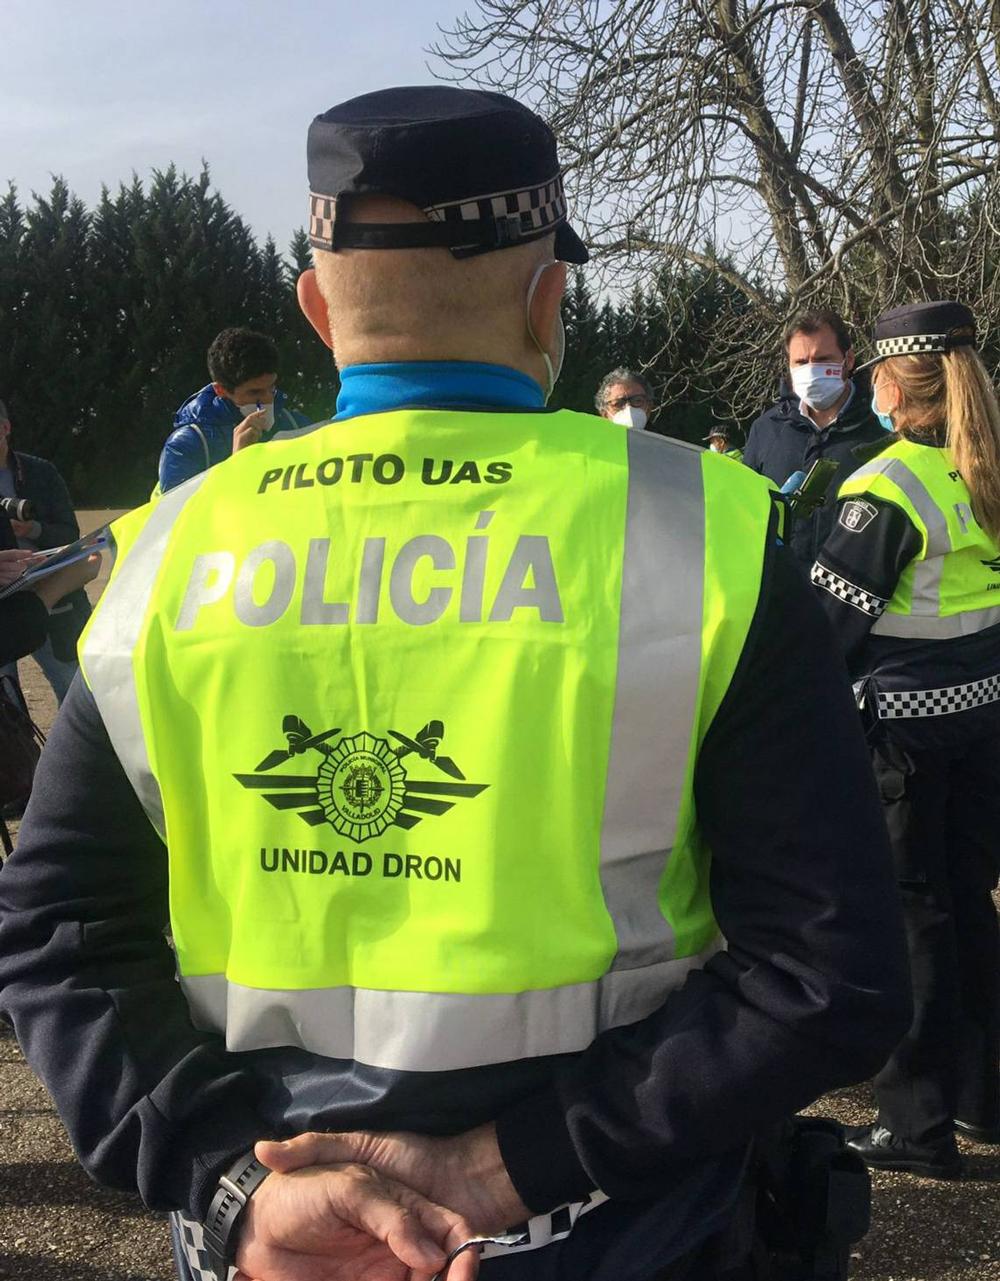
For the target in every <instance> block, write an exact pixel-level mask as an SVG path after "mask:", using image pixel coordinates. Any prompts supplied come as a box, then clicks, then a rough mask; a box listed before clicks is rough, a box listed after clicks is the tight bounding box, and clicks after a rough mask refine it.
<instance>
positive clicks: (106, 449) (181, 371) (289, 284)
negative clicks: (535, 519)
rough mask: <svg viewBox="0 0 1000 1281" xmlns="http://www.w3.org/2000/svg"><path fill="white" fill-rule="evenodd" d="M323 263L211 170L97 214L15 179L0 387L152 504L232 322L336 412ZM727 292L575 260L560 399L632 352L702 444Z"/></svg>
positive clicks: (1, 264)
mask: <svg viewBox="0 0 1000 1281" xmlns="http://www.w3.org/2000/svg"><path fill="white" fill-rule="evenodd" d="M310 265H311V258H310V251H309V241H308V237H307V236H306V234H305V232H304V231H301V230H300V231H298V232H297V233H296V234H295V236H294V237H293V239H292V242H291V244H290V245H289V248H288V253H287V256H285V255H282V253H281V252H280V250H279V248H278V246H277V245H276V244H275V243H274V241H273V240H272V239H271V238H268V239H267V240H265V242H264V243H263V245H260V244H258V243H257V241H256V240H255V238H254V236H253V233H252V232H251V230H250V228H249V227H248V226H247V224H246V223H245V222H244V221H243V219H242V218H241V217H240V216H239V215H238V214H237V213H236V212H234V211H233V210H232V209H231V208H230V207H229V205H228V204H227V203H226V201H225V200H224V199H223V197H222V196H221V195H220V194H219V193H218V192H217V191H216V190H214V189H213V187H212V185H211V180H210V176H209V172H208V170H207V169H205V170H203V171H202V172H201V173H200V174H198V175H197V176H196V177H189V176H187V175H185V174H182V173H179V172H178V171H177V169H176V168H174V167H173V166H171V167H169V168H168V169H165V170H163V171H162V172H159V171H155V172H154V173H153V174H152V176H151V177H150V179H149V180H148V181H146V182H143V181H142V180H141V179H140V178H138V177H133V178H132V179H131V181H130V182H127V183H121V184H120V185H119V187H118V189H117V191H111V190H109V189H107V188H105V189H104V190H103V191H102V193H101V196H100V199H99V200H98V202H97V204H96V207H95V208H94V209H93V210H87V209H86V208H85V207H84V205H83V203H82V202H81V201H80V200H79V199H77V198H76V197H75V196H74V195H73V194H72V192H71V191H70V190H69V188H68V187H67V185H66V183H65V182H64V181H63V179H61V178H55V179H54V180H53V183H52V188H51V191H50V192H49V193H48V194H47V195H45V196H41V195H37V194H33V195H32V198H31V200H30V201H22V200H21V199H20V198H19V196H18V193H17V191H16V190H15V189H14V188H13V187H11V188H10V189H9V190H8V191H7V193H6V195H4V196H3V197H2V198H0V317H2V318H3V324H2V325H0V399H2V400H4V401H5V402H6V404H7V405H8V408H9V409H10V412H11V417H12V419H13V421H14V425H15V432H16V441H17V446H18V447H19V448H21V449H23V450H26V451H27V452H29V453H37V454H40V455H41V456H42V457H45V458H49V459H51V460H52V461H53V462H54V463H55V464H56V465H57V466H58V467H59V469H60V470H61V471H62V473H63V475H64V476H65V477H66V478H67V480H68V481H69V483H70V488H71V490H72V492H73V495H74V498H75V499H76V501H77V502H78V503H81V504H84V505H87V504H93V505H97V506H105V505H106V506H119V505H127V504H130V503H133V502H138V501H141V500H143V499H144V498H145V497H146V496H147V495H148V494H149V491H150V489H151V488H152V486H153V484H154V482H155V479H156V465H157V458H158V456H159V452H160V449H161V447H162V445H163V441H164V440H165V438H166V437H167V435H168V434H169V432H170V430H171V427H172V422H173V416H174V413H175V412H176V410H177V408H178V407H179V405H180V404H181V403H182V402H183V401H184V400H186V399H187V397H188V396H190V395H191V394H192V393H193V392H195V391H197V390H198V388H199V387H202V386H204V384H205V383H206V382H207V381H208V373H207V370H206V367H205V353H206V351H207V349H208V346H209V343H210V342H211V341H212V338H213V337H214V336H215V335H216V334H217V333H218V332H219V330H220V329H223V328H225V327H226V326H227V325H248V326H250V327H251V328H255V329H260V330H263V331H264V332H265V333H268V334H270V335H271V336H272V337H274V339H275V340H276V341H277V343H278V347H279V352H280V370H279V374H280V385H281V387H282V388H283V390H284V391H285V392H286V393H287V395H288V397H289V400H290V403H291V404H292V405H293V406H295V407H296V408H298V409H301V410H302V411H303V412H304V413H305V414H307V415H308V416H309V417H310V418H311V419H320V418H322V417H325V416H328V415H329V414H330V413H331V412H332V409H333V405H334V402H335V400H336V393H337V374H336V370H335V368H334V366H333V364H332V362H331V360H330V354H329V352H328V351H327V350H326V348H325V347H324V346H323V345H322V344H321V343H320V342H319V340H318V339H317V337H316V335H315V334H314V333H313V331H312V329H311V328H310V327H309V325H308V323H307V322H306V320H305V319H304V317H303V316H302V314H301V313H300V311H299V308H298V304H297V302H296V299H295V281H296V279H297V278H298V276H299V274H300V272H302V271H303V270H304V269H305V268H306V267H308V266H310ZM727 289H728V287H727V286H726V285H725V282H724V281H722V280H721V279H720V278H719V277H718V276H717V275H716V274H714V273H712V272H710V271H707V270H704V269H702V268H697V269H692V271H691V272H690V273H688V275H687V276H685V277H684V278H683V279H682V280H681V282H680V283H678V281H677V278H676V276H673V275H672V276H671V277H670V278H669V280H668V278H667V277H666V276H664V278H663V280H662V281H659V282H657V281H654V282H652V283H651V285H650V287H649V288H648V289H646V290H643V289H641V288H636V289H634V290H633V291H632V292H631V294H630V295H628V296H627V297H621V298H616V299H610V298H606V299H604V300H600V299H598V298H596V297H595V296H594V293H593V292H592V289H591V287H590V286H589V285H588V282H587V277H586V276H585V275H584V273H583V272H581V271H577V272H575V273H574V275H573V277H572V279H571V282H570V288H569V290H568V293H567V298H566V302H565V320H566V329H567V357H566V364H565V368H564V372H563V375H562V378H561V379H560V381H559V384H558V386H557V389H556V392H555V395H554V397H553V401H552V403H553V405H555V406H557V407H564V406H565V407H568V408H572V409H577V410H583V411H588V412H592V411H593V405H594V400H593V398H594V392H595V389H596V387H597V384H598V383H599V382H600V380H601V378H602V377H603V376H604V374H605V373H606V372H607V371H608V370H609V369H612V368H614V367H616V366H619V365H626V366H629V367H631V368H633V369H636V370H638V371H641V372H643V373H644V374H645V375H646V377H648V378H649V379H650V380H651V382H652V383H653V385H654V388H655V390H656V393H657V398H658V400H659V401H660V403H661V406H662V408H661V412H660V416H659V418H658V420H657V429H658V430H660V431H663V432H665V433H667V434H671V435H677V436H680V437H682V438H685V439H688V440H697V439H700V438H701V437H702V436H704V435H705V433H706V431H707V430H708V426H709V425H710V423H711V422H712V420H713V418H714V416H715V415H716V414H717V413H719V412H720V411H721V404H716V402H715V399H714V397H713V391H712V387H713V373H712V366H711V359H712V358H714V355H716V354H717V353H715V352H714V350H713V344H712V322H713V318H714V316H715V315H717V314H718V313H719V312H720V311H721V310H722V309H724V308H730V309H731V308H732V307H733V306H734V305H735V306H741V305H743V303H742V300H741V298H739V297H737V298H735V299H734V298H733V297H731V296H729V295H730V294H731V293H732V292H733V291H731V290H729V291H728V292H727ZM667 318H669V319H670V321H671V323H670V324H669V325H668V324H666V323H665V321H666V319H667ZM666 335H669V337H666Z"/></svg>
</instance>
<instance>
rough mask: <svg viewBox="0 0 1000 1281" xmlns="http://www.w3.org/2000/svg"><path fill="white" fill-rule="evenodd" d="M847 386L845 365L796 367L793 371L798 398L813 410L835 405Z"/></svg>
mask: <svg viewBox="0 0 1000 1281" xmlns="http://www.w3.org/2000/svg"><path fill="white" fill-rule="evenodd" d="M846 386H847V383H846V381H845V379H844V366H843V365H796V366H795V368H794V369H793V370H792V387H793V388H794V390H795V394H796V396H798V398H799V400H801V401H803V402H804V403H805V404H807V405H809V406H811V407H812V408H813V409H829V408H830V406H831V405H835V404H836V403H837V401H838V400H839V399H840V397H841V396H842V395H843V394H844V388H845V387H846Z"/></svg>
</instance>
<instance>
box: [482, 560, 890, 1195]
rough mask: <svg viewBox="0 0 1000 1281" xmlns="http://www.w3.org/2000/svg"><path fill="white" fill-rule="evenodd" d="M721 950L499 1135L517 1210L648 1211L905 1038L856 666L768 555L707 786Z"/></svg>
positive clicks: (793, 579)
mask: <svg viewBox="0 0 1000 1281" xmlns="http://www.w3.org/2000/svg"><path fill="white" fill-rule="evenodd" d="M694 787H695V799H696V804H697V809H698V815H699V821H700V823H701V826H702V829H703V832H704V835H705V837H706V839H707V841H708V845H709V848H710V849H711V852H712V870H711V890H712V901H713V906H714V910H715V915H716V918H717V920H718V923H719V927H720V930H721V932H722V934H723V936H724V937H725V939H726V940H727V948H726V950H725V951H724V952H720V953H718V954H717V955H716V956H715V957H714V958H713V959H712V960H711V961H709V963H708V964H707V965H706V967H705V968H704V969H703V970H701V971H697V972H695V973H693V974H692V975H691V976H690V978H689V979H688V981H687V983H686V984H685V986H684V987H683V988H682V989H681V990H680V991H679V992H676V993H673V994H671V995H670V996H669V997H668V998H667V1000H666V1001H665V1002H664V1004H663V1005H662V1006H661V1007H660V1008H659V1009H658V1010H657V1011H655V1013H653V1014H651V1015H650V1016H649V1017H647V1018H645V1019H643V1020H641V1021H639V1022H637V1023H634V1024H632V1025H630V1026H627V1027H622V1028H618V1029H615V1030H612V1031H608V1032H605V1033H603V1034H602V1035H601V1036H599V1037H598V1038H597V1040H596V1041H595V1042H594V1043H593V1044H592V1045H591V1046H590V1048H589V1049H588V1050H586V1051H585V1052H584V1053H583V1054H582V1055H580V1056H576V1057H573V1058H567V1059H565V1060H563V1061H562V1063H561V1064H559V1065H557V1066H556V1067H555V1069H554V1073H553V1080H552V1084H551V1085H550V1086H548V1087H546V1089H545V1090H544V1091H542V1092H539V1093H537V1094H535V1095H532V1096H530V1097H529V1098H527V1099H525V1100H523V1101H521V1102H520V1103H518V1104H515V1105H514V1106H513V1107H512V1108H511V1109H510V1110H508V1111H507V1112H505V1113H503V1114H502V1115H501V1116H500V1117H499V1118H497V1135H498V1140H499V1143H500V1150H501V1153H502V1156H503V1159H504V1161H505V1163H506V1165H507V1168H508V1171H509V1172H510V1175H511V1178H512V1179H513V1181H514V1184H515V1186H516V1187H517V1189H518V1191H519V1193H520V1195H521V1197H522V1199H523V1200H524V1201H525V1203H526V1204H527V1205H528V1206H530V1207H531V1208H532V1209H533V1210H535V1211H536V1212H541V1211H547V1210H550V1209H552V1208H553V1207H555V1206H557V1205H559V1204H561V1203H563V1202H565V1201H567V1200H570V1199H573V1198H578V1197H581V1196H583V1195H585V1193H586V1192H587V1191H589V1190H590V1189H591V1188H594V1187H598V1188H601V1189H602V1190H603V1191H604V1192H606V1193H607V1194H608V1195H609V1196H610V1197H612V1198H620V1199H625V1200H629V1199H640V1200H641V1199H646V1198H649V1197H651V1196H653V1195H655V1194H656V1192H657V1189H658V1187H660V1186H664V1185H665V1182H666V1179H667V1177H668V1175H672V1176H673V1177H677V1173H678V1171H679V1170H683V1169H684V1166H685V1164H686V1163H690V1162H692V1161H697V1160H703V1159H705V1158H711V1157H712V1156H713V1155H720V1154H721V1153H723V1152H726V1151H731V1150H732V1149H733V1148H735V1147H739V1146H741V1145H742V1146H745V1144H746V1143H747V1142H748V1141H749V1140H750V1139H751V1138H752V1137H754V1136H755V1135H758V1134H760V1133H761V1132H762V1131H764V1130H765V1129H766V1128H767V1127H768V1126H770V1125H771V1124H772V1123H774V1122H776V1121H778V1120H779V1119H780V1118H782V1117H786V1116H789V1115H791V1114H793V1113H794V1112H796V1111H798V1110H799V1109H800V1108H802V1107H804V1106H806V1105H807V1104H808V1103H811V1102H812V1101H813V1100H815V1099H816V1098H818V1097H819V1096H820V1095H821V1094H823V1093H824V1092H826V1091H827V1090H830V1089H833V1088H835V1087H836V1086H840V1085H845V1084H847V1083H849V1082H853V1081H859V1080H862V1079H865V1078H867V1077H869V1076H870V1075H872V1073H873V1072H875V1071H876V1070H877V1069H878V1068H879V1067H880V1066H881V1065H882V1063H883V1062H884V1060H885V1059H886V1058H887V1057H888V1056H889V1054H890V1052H891V1051H892V1049H893V1047H894V1046H895V1044H896V1043H897V1042H898V1041H899V1039H900V1037H901V1036H902V1035H903V1033H904V1031H905V1030H906V1027H907V1026H908V1020H909V995H908V978H907V966H906V958H905V948H904V942H903V931H902V925H901V919H900V908H899V904H898V901H897V894H896V889H895V886H894V884H893V880H892V875H891V871H890V863H889V852H888V848H887V840H886V835H885V828H884V824H883V820H882V814H881V810H880V806H879V802H878V799H877V796H876V793H875V786H874V782H873V778H872V771H871V766H870V764H869V760H868V755H867V751H866V749H865V744H864V740H863V736H862V732H861V727H860V724H859V722H858V717H857V715H856V712H855V709H854V703H853V699H852V697H851V690H850V686H849V684H848V681H847V677H846V672H845V670H844V665H843V661H842V660H841V659H840V657H839V656H838V655H837V653H836V648H835V645H834V642H833V637H832V636H831V634H830V627H829V624H828V623H827V621H826V619H825V618H824V617H823V613H822V610H821V609H820V608H819V603H818V601H817V600H816V599H815V597H814V596H811V594H810V589H809V585H808V584H807V583H806V582H805V581H804V580H803V579H802V577H801V575H800V574H799V572H798V571H797V570H796V569H795V568H794V566H793V564H792V563H791V561H790V558H789V556H788V553H787V549H784V548H779V549H775V551H774V554H773V558H772V563H771V566H770V570H769V574H768V581H766V582H765V585H764V590H763V593H762V604H761V606H760V607H759V608H758V615H757V618H756V620H755V622H754V627H753V631H752V633H751V636H750V637H749V638H748V644H747V647H746V650H745V652H744V655H743V659H742V660H741V665H740V667H739V669H738V671H737V673H736V676H735V678H734V680H733V682H732V685H731V687H730V689H729V691H728V693H727V695H726V698H725V700H724V702H723V705H722V707H721V708H720V709H719V712H718V714H717V716H716V718H715V721H714V723H713V724H712V726H711V727H710V729H709V732H708V734H707V736H706V739H705V742H704V744H703V746H702V750H701V752H700V755H699V758H698V762H697V766H696V772H695V780H694Z"/></svg>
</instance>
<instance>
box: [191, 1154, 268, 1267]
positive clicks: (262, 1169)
mask: <svg viewBox="0 0 1000 1281" xmlns="http://www.w3.org/2000/svg"><path fill="white" fill-rule="evenodd" d="M270 1173H271V1171H270V1170H269V1169H268V1168H267V1166H266V1165H261V1163H260V1162H259V1161H258V1160H257V1158H256V1157H255V1156H254V1154H253V1153H252V1152H247V1153H245V1154H244V1155H243V1156H241V1157H240V1158H239V1160H238V1161H236V1162H234V1164H233V1165H231V1166H230V1167H229V1169H228V1170H227V1171H226V1173H225V1174H224V1175H223V1176H222V1177H221V1178H220V1179H219V1186H218V1187H217V1188H216V1191H215V1196H214V1197H212V1203H211V1205H210V1206H209V1207H208V1214H207V1215H206V1216H205V1221H204V1223H202V1225H201V1226H202V1231H203V1232H204V1234H205V1249H206V1250H207V1251H208V1254H209V1258H210V1259H211V1261H212V1267H213V1268H214V1269H215V1275H216V1277H217V1278H218V1281H226V1277H227V1276H228V1275H229V1269H230V1268H231V1267H232V1265H233V1264H234V1263H235V1261H236V1259H235V1256H236V1243H237V1241H238V1240H239V1233H238V1231H237V1229H238V1228H239V1226H240V1223H241V1221H242V1219H243V1213H244V1211H245V1210H246V1208H247V1204H248V1202H249V1200H250V1198H251V1196H253V1194H254V1192H256V1190H257V1189H258V1188H259V1187H260V1185H261V1184H262V1183H263V1182H264V1180H265V1179H266V1178H267V1176H268V1175H269V1174H270Z"/></svg>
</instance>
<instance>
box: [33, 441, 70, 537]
mask: <svg viewBox="0 0 1000 1281" xmlns="http://www.w3.org/2000/svg"><path fill="white" fill-rule="evenodd" d="M24 473H25V474H24V488H25V490H26V493H25V495H24V496H25V497H26V498H30V499H31V500H32V501H33V502H34V504H35V506H36V508H37V513H36V519H37V520H38V523H39V525H40V526H41V529H40V531H39V535H38V538H37V540H36V541H37V543H38V546H39V547H42V548H44V547H62V546H63V544H64V543H72V542H75V541H76V540H77V539H78V538H79V537H80V526H79V524H78V523H77V519H76V512H74V510H73V500H72V499H71V498H70V496H69V490H68V489H67V488H66V482H65V481H64V480H63V478H62V476H60V474H59V471H58V469H57V468H56V467H54V466H53V464H52V463H50V462H46V461H45V460H44V459H33V460H32V461H31V463H30V464H29V463H27V462H26V463H25V465H24Z"/></svg>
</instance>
